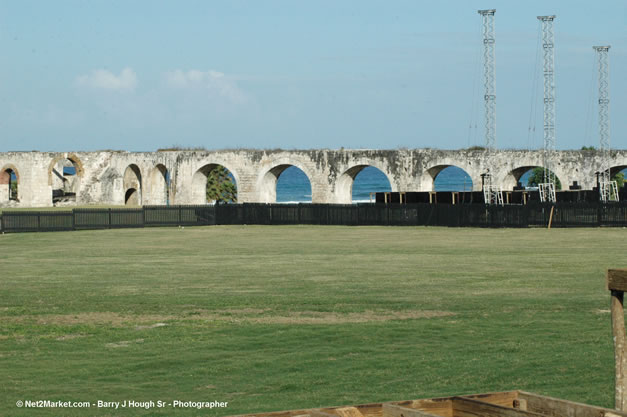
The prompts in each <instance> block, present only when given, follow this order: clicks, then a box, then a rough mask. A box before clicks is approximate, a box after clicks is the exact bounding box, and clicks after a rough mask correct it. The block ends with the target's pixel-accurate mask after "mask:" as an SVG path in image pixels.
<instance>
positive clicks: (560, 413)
mask: <svg viewBox="0 0 627 417" xmlns="http://www.w3.org/2000/svg"><path fill="white" fill-rule="evenodd" d="M519 396H520V399H521V400H525V401H526V403H527V410H528V411H531V412H533V413H538V414H544V415H545V416H547V417H619V416H620V417H627V414H625V413H622V412H619V411H615V410H609V409H607V408H601V407H595V406H591V405H587V404H582V403H576V402H573V401H566V400H560V399H557V398H551V397H545V396H543V395H538V394H532V393H530V392H524V391H521V392H520V393H519Z"/></svg>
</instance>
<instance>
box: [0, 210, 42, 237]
mask: <svg viewBox="0 0 627 417" xmlns="http://www.w3.org/2000/svg"><path fill="white" fill-rule="evenodd" d="M2 231H3V232H8V233H11V232H37V231H39V212H38V211H18V212H11V211H5V212H3V213H2Z"/></svg>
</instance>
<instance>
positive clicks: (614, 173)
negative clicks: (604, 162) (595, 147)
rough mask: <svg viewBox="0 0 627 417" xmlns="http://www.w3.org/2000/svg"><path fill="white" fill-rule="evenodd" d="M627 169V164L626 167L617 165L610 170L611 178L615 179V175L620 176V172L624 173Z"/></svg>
mask: <svg viewBox="0 0 627 417" xmlns="http://www.w3.org/2000/svg"><path fill="white" fill-rule="evenodd" d="M625 169H627V164H626V165H616V166H613V167H611V168H610V177H613V176H614V175H616V174H618V173H619V172H621V171H623V170H625Z"/></svg>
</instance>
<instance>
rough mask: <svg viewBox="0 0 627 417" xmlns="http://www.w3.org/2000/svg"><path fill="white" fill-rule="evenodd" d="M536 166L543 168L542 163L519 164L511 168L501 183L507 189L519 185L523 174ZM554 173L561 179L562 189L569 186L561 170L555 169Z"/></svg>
mask: <svg viewBox="0 0 627 417" xmlns="http://www.w3.org/2000/svg"><path fill="white" fill-rule="evenodd" d="M534 168H542V165H533V164H530V165H523V166H519V167H516V168H514V169H512V170H510V171H509V172H508V173H507V175H506V176H505V178H504V179H503V181H502V185H501V187H502V189H503V190H507V191H509V190H512V189H513V188H514V187H516V186H517V185H518V182H519V181H520V180H521V178H522V177H523V175H525V174H526V173H527V172H529V171H531V170H532V169H534ZM553 173H554V174H555V176H556V177H557V179H558V180H559V181H560V183H561V185H562V189H565V188H568V184H567V183H565V182H564V178H562V175H561V173H560V172H559V170H554V171H553ZM521 185H522V186H523V187H526V186H527V184H526V183H525V184H521Z"/></svg>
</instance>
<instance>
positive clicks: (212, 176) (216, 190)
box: [192, 164, 237, 204]
mask: <svg viewBox="0 0 627 417" xmlns="http://www.w3.org/2000/svg"><path fill="white" fill-rule="evenodd" d="M192 200H193V201H194V203H195V204H207V203H209V204H220V203H237V180H236V179H235V175H233V173H232V172H231V170H229V169H228V168H227V167H225V166H224V165H220V164H207V165H204V166H203V167H201V168H200V169H198V170H197V171H196V172H195V173H194V176H193V177H192Z"/></svg>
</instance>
